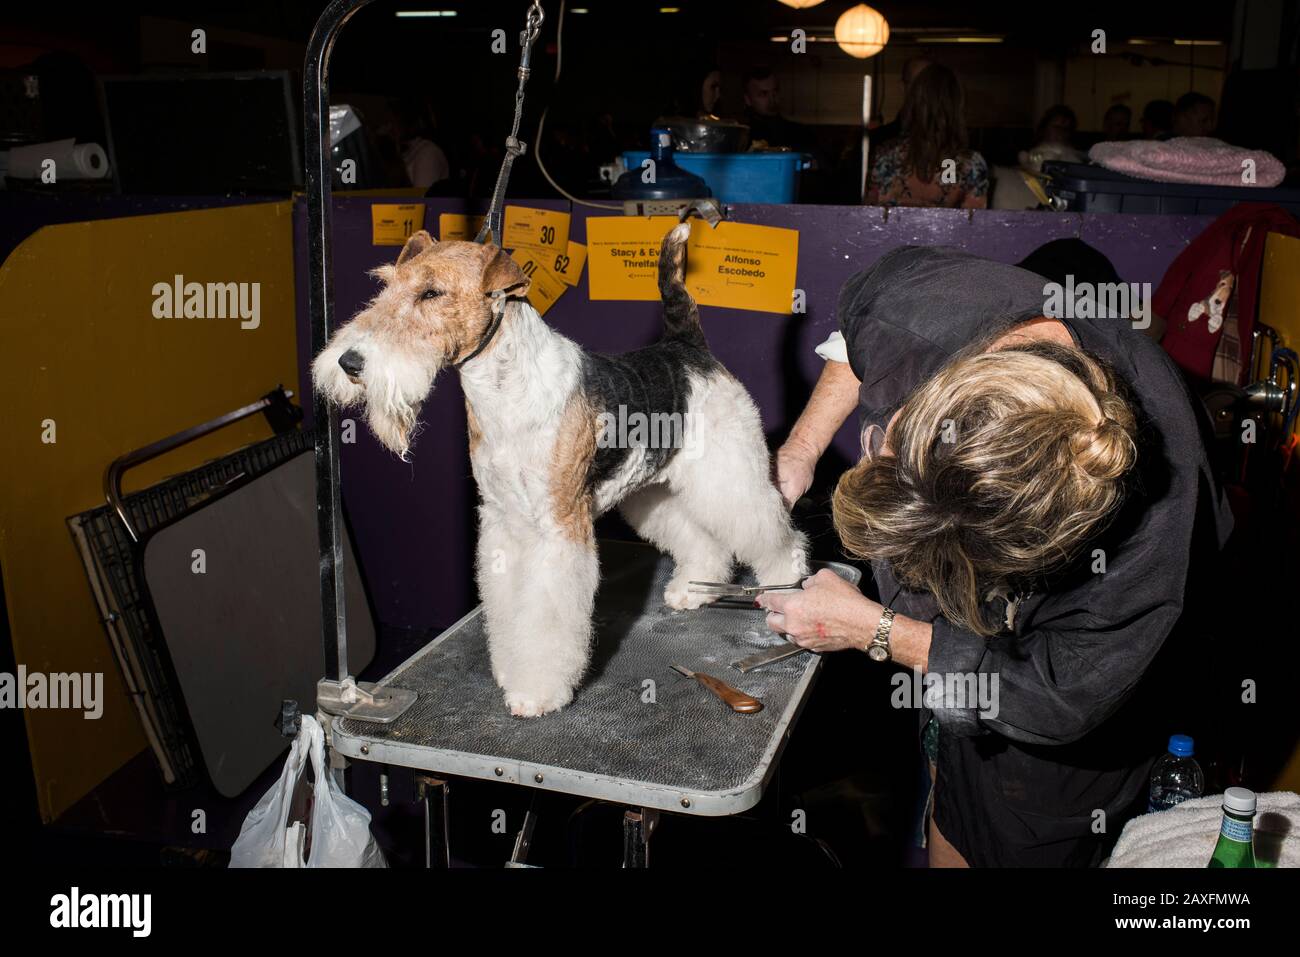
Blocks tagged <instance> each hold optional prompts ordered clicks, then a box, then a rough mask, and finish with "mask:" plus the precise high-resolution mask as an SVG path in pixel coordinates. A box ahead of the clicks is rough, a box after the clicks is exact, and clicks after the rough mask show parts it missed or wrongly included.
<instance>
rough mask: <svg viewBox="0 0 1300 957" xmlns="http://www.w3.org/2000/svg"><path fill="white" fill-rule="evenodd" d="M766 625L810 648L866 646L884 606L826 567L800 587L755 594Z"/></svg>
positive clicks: (836, 648) (861, 648) (831, 648)
mask: <svg viewBox="0 0 1300 957" xmlns="http://www.w3.org/2000/svg"><path fill="white" fill-rule="evenodd" d="M758 604H759V606H760V607H762V608H766V609H767V612H768V615H767V627H769V628H771V629H772V630H773V631H775V632H779V633H781V634H784V635H786V636H788V637H789V639H790V640H791V641H793V642H794V643H795V644H797V645H799V646H800V647H801V648H808V649H811V650H812V651H841V650H843V649H845V648H856V649H858V650H859V651H861V650H863V649H865V648H866V647H867V645H869V644H870V643H871V639H872V637H874V635H875V633H876V626H877V625H879V624H880V615H881V613H882V612H883V611H884V609H883V608H882V607H881V606H880V605H879V604H877V603H876V602H874V601H872V600H871V599H869V598H867V597H866V596H865V595H863V594H862V592H860V591H858V588H857V586H856V585H850V584H849V583H848V582H846V581H845V580H844V579H843V578H841V577H840V576H839V575H837V574H835V573H834V572H833V571H830V570H829V569H822V570H821V571H819V572H818V573H817V574H816V575H813V576H812V577H811V578H806V579H804V583H803V590H802V591H797V592H796V591H769V592H763V593H762V594H761V595H759V596H758Z"/></svg>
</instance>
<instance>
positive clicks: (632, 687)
mask: <svg viewBox="0 0 1300 957" xmlns="http://www.w3.org/2000/svg"><path fill="white" fill-rule="evenodd" d="M600 558H601V583H600V591H599V592H598V593H597V596H596V619H595V620H596V647H595V649H594V654H593V660H592V665H591V668H590V670H589V672H588V675H587V678H586V680H585V681H584V682H583V684H582V687H581V688H580V689H579V690H578V693H577V695H576V696H575V697H574V700H573V701H572V703H570V704H569V705H568V707H566V708H564V709H562V710H561V711H558V712H554V713H552V714H548V715H544V716H542V717H540V718H528V719H524V718H515V717H512V716H511V715H510V713H509V711H507V709H506V706H505V703H504V702H503V700H502V694H501V690H500V689H499V688H498V687H497V685H496V682H495V681H494V680H493V678H492V673H491V670H490V667H489V665H488V651H487V640H486V635H485V633H484V629H483V617H482V609H481V607H480V608H475V609H474V610H473V611H471V612H470V613H469V614H468V615H466V616H465V617H464V618H462V619H461V620H460V621H458V622H456V624H454V625H452V626H451V628H449V629H448V630H447V631H445V632H444V633H443V634H441V635H440V636H438V638H436V639H435V640H434V641H433V642H431V643H430V644H429V645H428V646H427V647H425V648H424V649H423V650H421V651H420V652H419V653H418V654H416V655H415V656H414V657H412V658H411V659H410V660H409V661H407V662H406V663H405V664H403V665H402V666H400V667H399V668H397V669H396V670H395V671H393V672H392V673H391V674H389V675H388V676H387V677H385V678H384V679H383V680H382V681H380V682H379V685H380V686H381V687H382V686H389V687H399V688H405V689H408V690H411V691H414V692H416V693H417V694H418V695H419V698H418V700H417V701H416V703H415V705H414V706H413V707H412V708H410V710H408V711H407V712H406V713H405V714H403V715H402V716H401V717H399V718H398V719H397V720H395V721H393V722H392V723H390V724H375V723H368V722H362V721H356V720H352V719H348V718H340V719H338V720H336V721H335V723H334V731H333V739H332V741H331V746H332V747H333V748H334V749H335V750H337V751H338V752H339V753H341V754H344V755H347V756H348V757H351V758H355V759H358V760H364V761H375V762H380V763H383V764H390V765H395V766H399V767H407V768H415V769H420V770H423V771H428V772H433V773H434V774H436V775H459V776H462V777H470V778H481V779H484V780H489V781H506V782H509V783H510V784H522V785H524V786H526V787H534V788H540V789H543V790H548V791H560V792H563V793H566V794H574V795H578V796H581V797H586V798H596V799H599V800H604V801H612V802H616V803H619V804H624V805H629V806H631V807H635V808H642V809H647V810H650V809H653V810H661V811H676V812H678V813H682V814H697V815H704V816H719V815H727V814H737V813H740V812H741V811H745V810H747V809H748V808H751V807H753V806H754V805H755V804H757V803H758V801H759V799H760V798H761V797H762V795H763V790H764V788H765V787H766V785H767V782H768V780H769V778H770V777H771V775H772V772H773V771H774V769H775V766H776V761H777V758H778V756H779V754H780V752H781V749H782V747H783V746H784V744H785V742H786V739H787V738H788V737H789V733H790V728H791V726H792V725H793V723H794V721H795V718H796V717H797V716H798V714H799V711H800V709H801V708H802V707H803V704H804V702H805V700H806V699H807V696H808V693H809V690H810V689H811V687H812V683H813V680H814V678H815V677H816V674H817V670H818V668H819V667H820V664H821V660H820V658H819V657H818V656H816V655H812V654H804V655H797V656H795V657H792V658H786V659H785V660H783V661H778V662H775V663H773V664H770V665H768V666H766V667H764V668H762V669H760V670H757V671H751V672H750V673H749V674H741V673H740V672H739V671H737V670H735V669H734V668H732V667H731V663H732V662H733V661H736V660H737V659H740V658H743V657H745V656H747V655H750V654H753V653H754V652H755V651H760V650H762V649H763V648H767V647H771V646H773V645H776V644H780V643H781V641H782V639H780V638H779V637H777V636H776V635H773V634H771V633H769V632H768V630H767V628H766V626H765V624H764V615H765V613H764V612H762V611H761V610H760V609H757V608H749V607H744V606H734V607H727V608H722V607H718V606H716V605H715V606H705V607H704V608H700V609H698V610H695V611H673V610H672V609H669V608H668V607H667V606H665V605H664V604H663V589H664V586H665V584H666V583H667V581H668V577H669V575H670V574H671V570H672V560H671V559H670V558H669V557H667V556H665V555H661V554H660V553H659V552H658V551H657V550H656V549H654V548H652V547H650V546H648V545H641V544H635V543H625V542H612V541H611V542H602V543H601V545H600ZM827 567H832V568H833V569H834V570H835V571H836V572H837V573H838V574H840V575H842V576H843V577H844V578H846V579H848V580H850V581H853V582H855V583H856V582H857V580H858V577H859V575H858V572H857V570H856V569H853V568H850V567H848V566H846V565H839V564H834V563H832V564H831V565H829V566H827ZM749 583H752V580H751V581H750V582H749ZM670 664H679V665H682V666H684V667H686V668H689V669H690V670H692V671H701V672H704V673H706V674H712V675H715V676H716V677H719V678H722V679H723V680H724V681H726V682H727V683H728V684H730V685H732V686H733V687H736V688H738V689H740V690H741V691H744V692H745V693H747V694H749V695H752V696H754V697H756V698H758V699H759V700H761V701H762V702H763V705H764V707H763V710H762V711H760V712H758V713H757V714H753V715H745V714H737V713H735V712H733V711H732V710H731V709H730V708H728V707H727V706H726V705H725V704H723V703H722V701H721V700H719V699H718V698H717V697H716V696H714V695H713V694H712V693H710V692H709V691H708V690H707V689H705V688H704V687H702V686H701V685H700V684H698V683H697V682H696V681H694V680H692V679H689V678H685V677H682V676H681V675H679V674H677V673H676V672H675V671H672V670H671V669H670V668H669V665H670ZM647 682H653V686H652V687H651V686H648V685H647ZM648 688H650V690H652V692H653V695H651V693H650V691H648V690H647V689H648Z"/></svg>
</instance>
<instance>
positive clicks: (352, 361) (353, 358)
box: [339, 349, 366, 376]
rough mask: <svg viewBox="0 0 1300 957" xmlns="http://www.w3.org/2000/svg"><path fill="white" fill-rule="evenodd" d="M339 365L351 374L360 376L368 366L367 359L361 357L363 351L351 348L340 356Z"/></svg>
mask: <svg viewBox="0 0 1300 957" xmlns="http://www.w3.org/2000/svg"><path fill="white" fill-rule="evenodd" d="M339 367H340V368H341V369H342V370H343V371H344V372H346V373H347V374H348V375H350V376H359V375H361V370H362V369H364V368H365V367H366V360H365V359H363V358H361V353H359V352H357V350H356V349H349V350H348V351H347V352H345V353H343V355H341V356H339Z"/></svg>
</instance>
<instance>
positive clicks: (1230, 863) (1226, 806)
mask: <svg viewBox="0 0 1300 957" xmlns="http://www.w3.org/2000/svg"><path fill="white" fill-rule="evenodd" d="M1254 821H1255V792H1254V791H1251V790H1250V789H1248V788H1228V790H1226V791H1224V792H1223V823H1222V824H1221V825H1220V826H1219V843H1218V844H1216V845H1214V854H1213V856H1212V857H1211V858H1210V864H1209V866H1210V867H1254V866H1255V845H1254V838H1255V829H1254V826H1253V825H1254Z"/></svg>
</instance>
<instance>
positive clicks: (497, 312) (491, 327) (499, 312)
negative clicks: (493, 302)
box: [451, 303, 506, 369]
mask: <svg viewBox="0 0 1300 957" xmlns="http://www.w3.org/2000/svg"><path fill="white" fill-rule="evenodd" d="M505 314H506V307H505V303H502V304H501V308H500V309H493V310H492V321H491V322H489V323H488V327H487V331H486V332H485V333H483V338H482V339H480V340H479V341H478V345H476V346H475V347H474V351H473V352H471V353H470V354H469V355H467V356H466V357H465V358H463V359H457V360H456V361H455V362H453V363H452V364H451V365H452V368H453V369H459V368H460V367H461V366H463V365H464V364H465V363H466V362H469V360H470V359H473V358H474V357H475V356H476V355H478V354H479V353H480V352H482V351H483V350H484V349H486V348H487V347H488V343H489V342H491V341H492V337H493V336H495V335H496V334H497V330H498V329H500V328H501V320H502V318H503V317H504V316H505Z"/></svg>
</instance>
